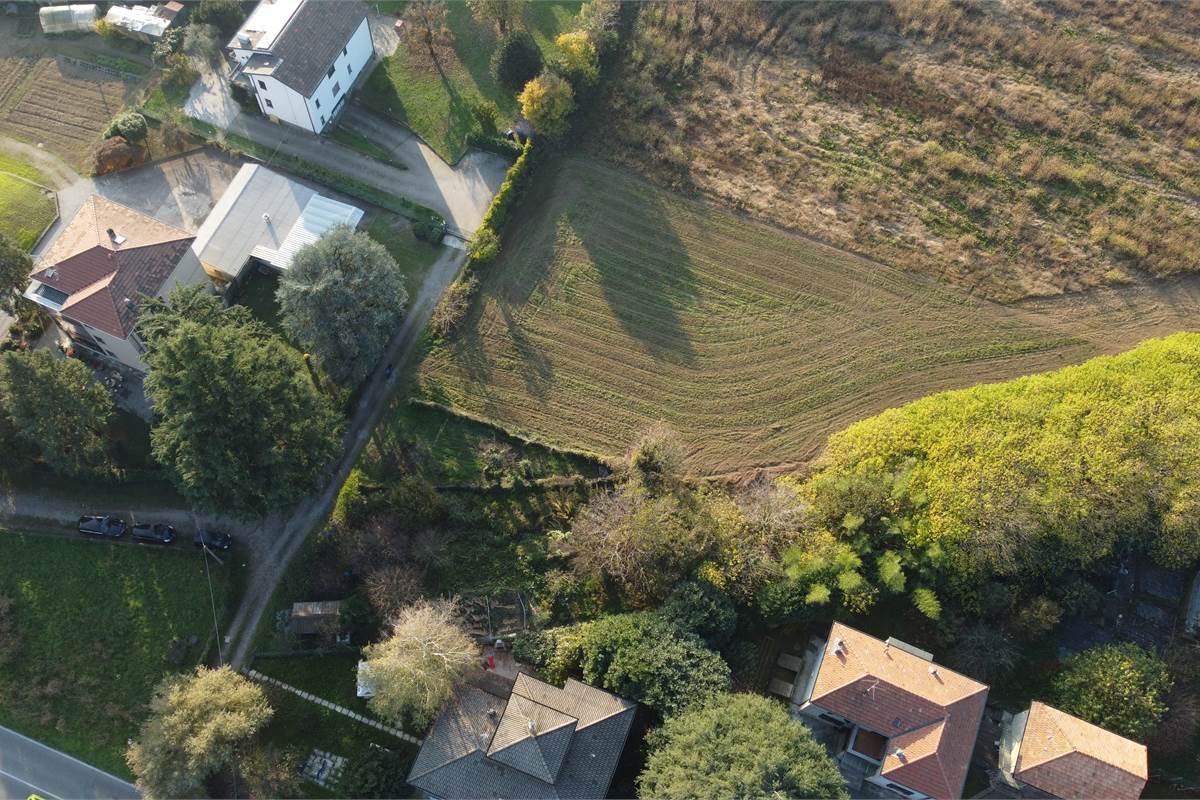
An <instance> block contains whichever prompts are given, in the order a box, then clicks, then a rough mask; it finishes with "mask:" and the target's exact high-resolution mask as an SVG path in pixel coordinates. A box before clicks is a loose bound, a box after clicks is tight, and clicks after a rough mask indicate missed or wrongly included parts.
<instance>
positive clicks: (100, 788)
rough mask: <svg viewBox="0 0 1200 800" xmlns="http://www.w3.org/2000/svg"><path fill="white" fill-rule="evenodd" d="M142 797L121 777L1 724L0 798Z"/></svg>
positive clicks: (73, 798)
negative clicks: (32, 796) (32, 795)
mask: <svg viewBox="0 0 1200 800" xmlns="http://www.w3.org/2000/svg"><path fill="white" fill-rule="evenodd" d="M31 794H36V795H40V796H41V797H44V798H46V800H54V799H55V798H61V800H75V798H80V799H82V798H101V797H104V798H132V797H141V795H140V794H139V793H138V791H137V789H136V788H134V786H133V785H132V784H129V783H127V782H125V781H123V780H121V779H120V778H117V777H115V776H113V775H109V774H108V773H107V772H103V771H102V770H99V769H96V768H95V767H93V766H91V765H90V764H85V763H83V762H82V761H80V760H79V759H77V758H72V757H71V756H69V755H67V754H66V753H60V752H59V751H58V750H55V749H54V748H52V747H47V746H46V745H44V744H42V743H41V742H35V741H34V740H33V739H30V738H28V737H26V736H22V735H21V734H19V733H17V732H16V731H10V730H9V729H8V728H0V800H25V798H27V797H29V796H30V795H31Z"/></svg>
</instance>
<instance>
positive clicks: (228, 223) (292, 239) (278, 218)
mask: <svg viewBox="0 0 1200 800" xmlns="http://www.w3.org/2000/svg"><path fill="white" fill-rule="evenodd" d="M314 200H316V201H317V202H315V203H314V202H313V201H314ZM362 215H363V211H362V209H361V208H357V207H355V206H352V205H349V204H347V203H342V202H339V201H337V200H332V199H330V198H328V197H324V196H322V195H320V194H318V193H317V192H316V191H314V190H312V189H310V188H308V187H307V186H305V185H304V184H301V183H297V182H296V181H293V180H290V179H288V178H286V177H284V176H283V175H280V174H279V173H277V172H272V171H271V170H269V169H267V168H266V167H264V166H262V165H260V164H246V165H245V166H243V167H242V168H241V170H239V171H238V174H237V175H235V176H234V179H233V180H232V181H231V182H230V184H229V188H228V189H226V190H225V194H223V195H222V196H221V199H220V200H219V201H217V204H216V206H214V207H213V210H212V212H211V213H210V214H209V215H208V218H207V219H205V220H204V224H203V225H201V226H200V230H199V231H198V232H197V233H196V242H195V244H194V245H193V249H194V250H195V251H196V255H197V256H198V257H199V259H200V262H201V263H202V264H204V265H205V267H207V268H209V269H210V270H215V271H216V272H220V273H222V274H224V275H226V276H228V278H229V279H230V280H232V279H235V278H237V277H238V276H239V275H241V273H242V270H243V269H244V268H245V266H246V263H247V262H248V261H249V260H250V258H251V257H253V258H259V259H262V260H263V261H265V262H267V263H269V264H271V265H272V266H274V267H276V268H278V269H287V268H288V267H289V266H290V265H291V263H292V256H294V255H295V253H296V250H298V249H299V248H300V247H302V246H304V245H305V244H308V243H310V242H312V241H315V240H316V239H317V238H320V236H321V234H323V233H324V232H325V231H327V230H329V229H330V228H332V227H333V226H334V225H338V224H346V225H351V226H355V225H357V224H358V223H359V221H360V220H361V219H362Z"/></svg>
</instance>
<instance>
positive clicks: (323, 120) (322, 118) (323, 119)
mask: <svg viewBox="0 0 1200 800" xmlns="http://www.w3.org/2000/svg"><path fill="white" fill-rule="evenodd" d="M321 125H322V126H324V125H325V115H324V114H322V115H321Z"/></svg>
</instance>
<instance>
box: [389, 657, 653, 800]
mask: <svg viewBox="0 0 1200 800" xmlns="http://www.w3.org/2000/svg"><path fill="white" fill-rule="evenodd" d="M636 713H637V704H636V703H631V702H629V701H628V700H623V699H621V698H620V697H617V696H616V695H614V694H610V693H609V692H606V691H603V690H601V689H596V688H595V687H592V686H588V685H587V684H586V683H580V682H579V681H577V680H573V679H569V680H568V681H567V683H566V686H564V687H563V688H561V689H560V688H558V687H557V686H552V685H551V684H548V683H544V682H542V681H540V680H538V679H536V678H533V677H531V676H529V675H525V674H521V675H518V676H517V679H516V682H515V683H514V684H513V687H512V692H511V694H508V695H507V696H505V697H500V696H497V695H495V694H491V693H489V692H487V691H484V690H483V689H480V688H477V687H475V686H470V685H468V686H464V687H462V688H460V689H459V690H458V691H457V692H456V694H455V696H454V699H453V700H451V701H450V704H449V705H448V706H447V707H446V710H445V711H443V712H442V713H441V715H440V716H439V717H438V718H437V720H436V721H435V722H434V723H433V727H432V728H431V729H430V731H429V735H428V736H426V737H425V741H424V743H423V744H422V745H421V752H420V753H418V754H417V758H416V760H415V761H414V762H413V765H412V769H411V770H410V771H409V775H408V782H409V783H410V784H412V785H413V786H415V787H416V788H417V789H419V790H421V792H422V793H423V795H424V796H425V797H431V798H440V800H460V799H465V798H476V797H486V798H497V799H498V800H505V799H507V800H518V798H521V799H523V800H534V799H535V798H555V800H557V799H558V798H563V799H564V800H566V798H574V800H599V798H603V797H605V796H607V795H608V789H609V784H611V783H612V778H613V773H614V772H615V771H616V768H617V762H618V761H620V759H621V753H622V752H623V751H624V749H625V740H626V738H627V737H628V735H629V729H630V727H631V726H632V725H633V718H634V715H635V714H636Z"/></svg>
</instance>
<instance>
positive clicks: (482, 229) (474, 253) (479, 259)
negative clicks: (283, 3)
mask: <svg viewBox="0 0 1200 800" xmlns="http://www.w3.org/2000/svg"><path fill="white" fill-rule="evenodd" d="M467 252H468V253H470V254H471V263H472V264H473V265H483V264H487V263H490V262H492V261H495V260H496V256H498V255H500V237H499V236H497V235H496V232H495V231H494V230H492V228H491V227H489V226H487V225H480V226H479V230H477V231H475V235H474V236H472V237H471V241H470V242H468V243H467Z"/></svg>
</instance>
